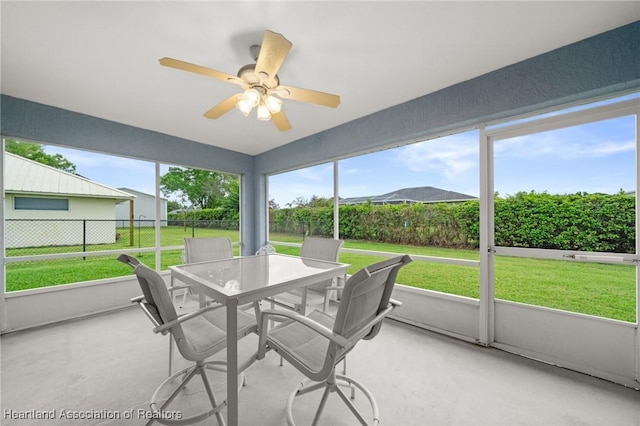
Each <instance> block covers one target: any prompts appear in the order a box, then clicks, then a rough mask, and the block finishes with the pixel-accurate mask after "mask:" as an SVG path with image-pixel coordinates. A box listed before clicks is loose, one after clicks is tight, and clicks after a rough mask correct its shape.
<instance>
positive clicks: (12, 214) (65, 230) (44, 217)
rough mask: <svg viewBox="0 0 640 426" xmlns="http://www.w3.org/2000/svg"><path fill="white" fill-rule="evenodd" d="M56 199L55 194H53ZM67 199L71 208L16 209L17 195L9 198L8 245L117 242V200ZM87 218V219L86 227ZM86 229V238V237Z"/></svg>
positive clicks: (6, 237)
mask: <svg viewBox="0 0 640 426" xmlns="http://www.w3.org/2000/svg"><path fill="white" fill-rule="evenodd" d="M51 198H54V197H51ZM55 198H67V199H68V200H69V210H67V211H59V210H15V209H14V194H6V198H5V219H6V224H5V246H6V247H7V248H18V247H40V246H66V245H82V243H83V242H85V243H86V244H112V243H114V242H115V241H116V226H115V225H116V224H115V203H116V201H117V200H113V199H100V198H79V197H55ZM83 220H86V230H85V229H84V225H85V224H84V223H83ZM85 231H86V239H85V237H84V236H83V234H84V232H85Z"/></svg>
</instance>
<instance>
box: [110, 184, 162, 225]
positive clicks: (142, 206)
mask: <svg viewBox="0 0 640 426" xmlns="http://www.w3.org/2000/svg"><path fill="white" fill-rule="evenodd" d="M123 191H127V192H129V193H131V194H132V195H135V196H136V198H135V200H133V220H134V223H135V226H136V227H137V226H138V225H139V226H141V227H145V226H147V227H148V226H154V220H155V218H156V199H155V197H153V196H150V195H147V194H143V193H141V192H134V191H131V190H127V189H123ZM141 216H144V217H141ZM116 219H117V221H118V226H120V227H126V226H128V225H129V201H125V202H123V203H120V204H118V205H117V206H116ZM138 220H139V221H140V223H139V224H138ZM160 220H161V221H163V222H162V226H165V225H166V220H167V200H165V199H162V198H161V199H160ZM123 222H124V223H123Z"/></svg>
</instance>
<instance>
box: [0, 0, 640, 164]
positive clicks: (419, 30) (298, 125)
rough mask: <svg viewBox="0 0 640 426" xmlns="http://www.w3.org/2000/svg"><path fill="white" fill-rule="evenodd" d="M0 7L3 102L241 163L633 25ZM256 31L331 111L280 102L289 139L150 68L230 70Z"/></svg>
mask: <svg viewBox="0 0 640 426" xmlns="http://www.w3.org/2000/svg"><path fill="white" fill-rule="evenodd" d="M1 6H2V9H1V13H2V51H1V52H2V57H1V60H2V62H1V66H2V68H1V71H2V73H1V90H2V93H3V94H6V95H10V96H14V97H18V98H23V99H27V100H31V101H35V102H40V103H44V104H48V105H53V106H56V107H60V108H65V109H68V110H72V111H77V112H82V113H84V114H89V115H92V116H96V117H101V118H105V119H108V120H113V121H117V122H121V123H126V124H129V125H132V126H137V127H141V128H145V129H151V130H155V131H158V132H162V133H167V134H170V135H174V136H178V137H182V138H186V139H191V140H194V141H198V142H202V143H206V144H211V145H215V146H219V147H223V148H227V149H231V150H234V151H239V152H243V153H247V154H252V155H255V154H258V153H261V152H263V151H267V150H270V149H272V148H275V147H277V146H280V145H284V144H287V143H289V142H292V141H295V140H297V139H300V138H303V137H305V136H308V135H311V134H314V133H317V132H320V131H322V130H325V129H328V128H331V127H335V126H337V125H339V124H341V123H345V122H348V121H351V120H354V119H356V118H359V117H362V116H365V115H368V114H371V113H373V112H376V111H379V110H381V109H384V108H387V107H390V106H393V105H397V104H399V103H402V102H405V101H407V100H410V99H413V98H416V97H419V96H422V95H425V94H428V93H431V92H434V91H437V90H439V89H442V88H444V87H447V86H450V85H452V84H455V83H458V82H461V81H465V80H468V79H471V78H473V77H476V76H478V75H481V74H484V73H487V72H489V71H492V70H495V69H498V68H502V67H504V66H506V65H509V64H513V63H516V62H519V61H521V60H524V59H526V58H529V57H532V56H535V55H538V54H541V53H544V52H547V51H549V50H552V49H555V48H557V47H560V46H564V45H567V44H570V43H572V42H575V41H578V40H581V39H584V38H587V37H589V36H592V35H595V34H598V33H601V32H604V31H607V30H610V29H613V28H616V27H619V26H622V25H625V24H627V23H630V22H633V21H636V20H638V19H640V6H639V3H638V2H637V1H624V2H612V1H586V2H579V1H569V2H551V1H540V2H515V1H514V2H484V1H473V2H457V1H456V2H444V1H442V2H437V1H423V2H396V1H393V2H362V1H355V2H300V1H279V2H248V1H234V2H219V1H218V2H175V1H174V2H171V1H164V2H153V1H143V2H115V1H110V2H93V1H86V2H82V1H72V2H27V1H25V2H9V1H2V4H1ZM267 29H269V30H272V31H275V32H278V33H281V34H283V35H284V36H285V37H287V38H288V39H289V40H290V41H291V42H292V43H293V48H292V49H291V52H290V53H289V56H288V57H287V59H286V61H285V63H284V65H283V66H282V68H281V69H280V71H279V73H278V75H279V77H280V81H281V83H282V84H284V85H287V86H294V87H302V88H308V89H314V90H319V91H323V92H329V93H334V94H337V95H340V97H341V105H340V106H338V108H336V109H331V108H325V107H321V106H317V105H313V104H305V103H301V102H296V101H291V100H288V101H287V100H285V104H284V110H285V112H286V114H287V116H288V118H289V121H290V122H291V125H292V126H293V129H291V130H289V131H287V132H278V131H277V129H276V128H275V126H274V125H273V124H272V123H270V122H259V121H257V120H256V119H255V117H244V116H243V115H242V114H241V113H240V112H239V111H237V110H235V109H234V110H232V111H231V112H229V113H227V114H226V115H224V116H223V117H222V118H220V119H218V120H208V119H206V118H204V117H203V116H202V114H203V113H204V112H205V111H207V110H208V109H209V108H211V107H212V106H214V105H215V104H217V103H218V102H220V101H222V100H223V99H225V98H227V97H229V96H231V95H232V94H233V93H236V92H238V89H239V88H238V86H236V85H233V84H229V83H225V82H222V81H219V80H215V79H212V78H208V77H204V76H201V75H197V74H193V73H188V72H184V71H178V70H175V69H171V68H166V67H162V66H160V65H159V64H158V59H159V58H161V57H164V56H169V57H173V58H176V59H181V60H184V61H187V62H192V63H195V64H199V65H203V66H206V67H210V68H214V69H216V70H219V71H223V72H226V73H229V74H235V73H236V72H237V70H238V69H239V68H240V67H241V66H243V65H245V64H248V63H251V62H252V60H251V58H250V57H249V46H250V45H252V44H260V41H261V40H262V36H263V34H264V31H265V30H267Z"/></svg>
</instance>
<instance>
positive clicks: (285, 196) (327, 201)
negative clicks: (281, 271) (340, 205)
mask: <svg viewBox="0 0 640 426" xmlns="http://www.w3.org/2000/svg"><path fill="white" fill-rule="evenodd" d="M268 199H269V240H270V241H282V242H297V243H301V242H302V240H303V239H304V238H305V237H308V236H313V237H325V238H333V163H326V164H320V165H317V166H312V167H306V168H304V169H298V170H293V171H291V172H287V173H281V174H278V175H273V176H269V194H268ZM276 250H278V252H282V253H290V254H297V253H295V251H296V249H295V248H285V247H284V246H276Z"/></svg>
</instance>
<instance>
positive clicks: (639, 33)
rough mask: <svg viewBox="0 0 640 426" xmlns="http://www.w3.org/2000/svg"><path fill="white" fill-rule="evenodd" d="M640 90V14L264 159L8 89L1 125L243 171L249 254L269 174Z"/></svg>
mask: <svg viewBox="0 0 640 426" xmlns="http://www.w3.org/2000/svg"><path fill="white" fill-rule="evenodd" d="M442 66H444V67H446V66H447V65H446V64H442ZM639 88H640V21H636V22H634V23H632V24H629V25H626V26H623V27H620V28H618V29H615V30H613V31H609V32H606V33H603V34H600V35H597V36H595V37H592V38H589V39H586V40H582V41H580V42H577V43H574V44H571V45H569V46H565V47H563V48H560V49H557V50H554V51H551V52H548V53H545V54H543V55H540V56H537V57H534V58H530V59H528V60H526V61H523V62H520V63H517V64H514V65H511V66H508V67H505V68H502V69H499V70H496V71H494V72H491V73H488V74H485V75H483V76H480V77H477V78H474V79H472V80H468V81H465V82H462V83H460V84H457V85H454V86H451V87H448V88H446V89H443V90H440V91H438V92H435V93H431V94H428V95H425V96H422V97H420V98H417V99H415V100H413V101H410V102H406V103H404V104H401V105H397V106H394V107H391V108H388V109H386V110H383V111H380V112H377V113H375V114H372V115H370V116H367V117H363V118H361V119H358V120H354V121H352V122H349V123H345V124H343V125H341V126H338V127H336V128H333V129H330V130H327V131H324V132H321V133H318V134H315V135H312V136H309V137H307V138H304V139H301V140H298V141H296V142H294V143H291V144H289V145H285V146H282V147H279V148H276V149H274V150H271V151H269V152H266V153H263V154H261V155H258V156H256V157H251V156H248V155H243V154H239V153H236V152H232V151H227V150H224V149H220V148H216V147H212V146H208V145H203V144H199V143H197V142H193V141H189V140H185V139H180V138H176V137H173V136H168V135H164V134H160V133H156V132H152V131H148V130H143V129H139V128H134V127H130V126H126V125H122V124H119V123H114V122H110V121H106V120H101V119H98V118H95V117H90V116H86V115H82V114H78V113H74V112H70V111H65V110H61V109H58V108H54V107H50V106H46V105H40V104H36V103H32V102H28V101H25V100H21V99H15V98H11V97H8V96H4V95H3V97H2V117H1V129H2V134H3V135H7V136H14V137H19V138H23V139H30V140H36V141H42V142H50V143H56V144H61V145H66V146H70V147H76V148H82V149H90V150H95V151H101V152H106V153H110V154H120V155H126V156H129V157H135V158H141V159H148V160H154V161H162V162H166V163H170V164H180V165H184V166H191V167H203V168H208V169H215V170H221V171H225V172H231V173H238V174H241V175H242V201H241V202H242V211H243V216H242V224H241V229H242V233H243V244H244V246H243V253H245V254H249V253H252V252H254V251H255V250H256V249H257V248H258V247H259V246H260V245H262V244H264V243H265V242H266V240H267V223H266V217H267V194H266V192H265V191H266V177H265V176H266V175H267V174H271V173H277V172H281V171H285V170H291V169H295V168H299V167H303V166H307V165H310V164H318V163H322V162H327V161H331V160H333V159H336V158H344V157H348V156H350V155H353V154H354V153H360V152H364V151H373V150H376V149H378V148H382V147H388V146H393V145H399V144H403V143H407V142H411V141H414V140H423V139H426V138H428V137H429V136H431V135H437V134H441V133H444V132H448V131H455V130H457V129H461V128H468V127H471V126H477V125H479V124H482V123H485V122H487V121H494V120H499V119H504V118H507V117H513V116H517V115H521V114H526V113H530V112H534V111H538V110H540V109H546V108H551V107H556V106H560V105H565V104H568V103H574V102H578V101H582V100H587V99H591V98H594V97H599V96H608V95H614V94H618V93H624V92H626V91H631V90H634V89H635V90H637V89H639Z"/></svg>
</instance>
